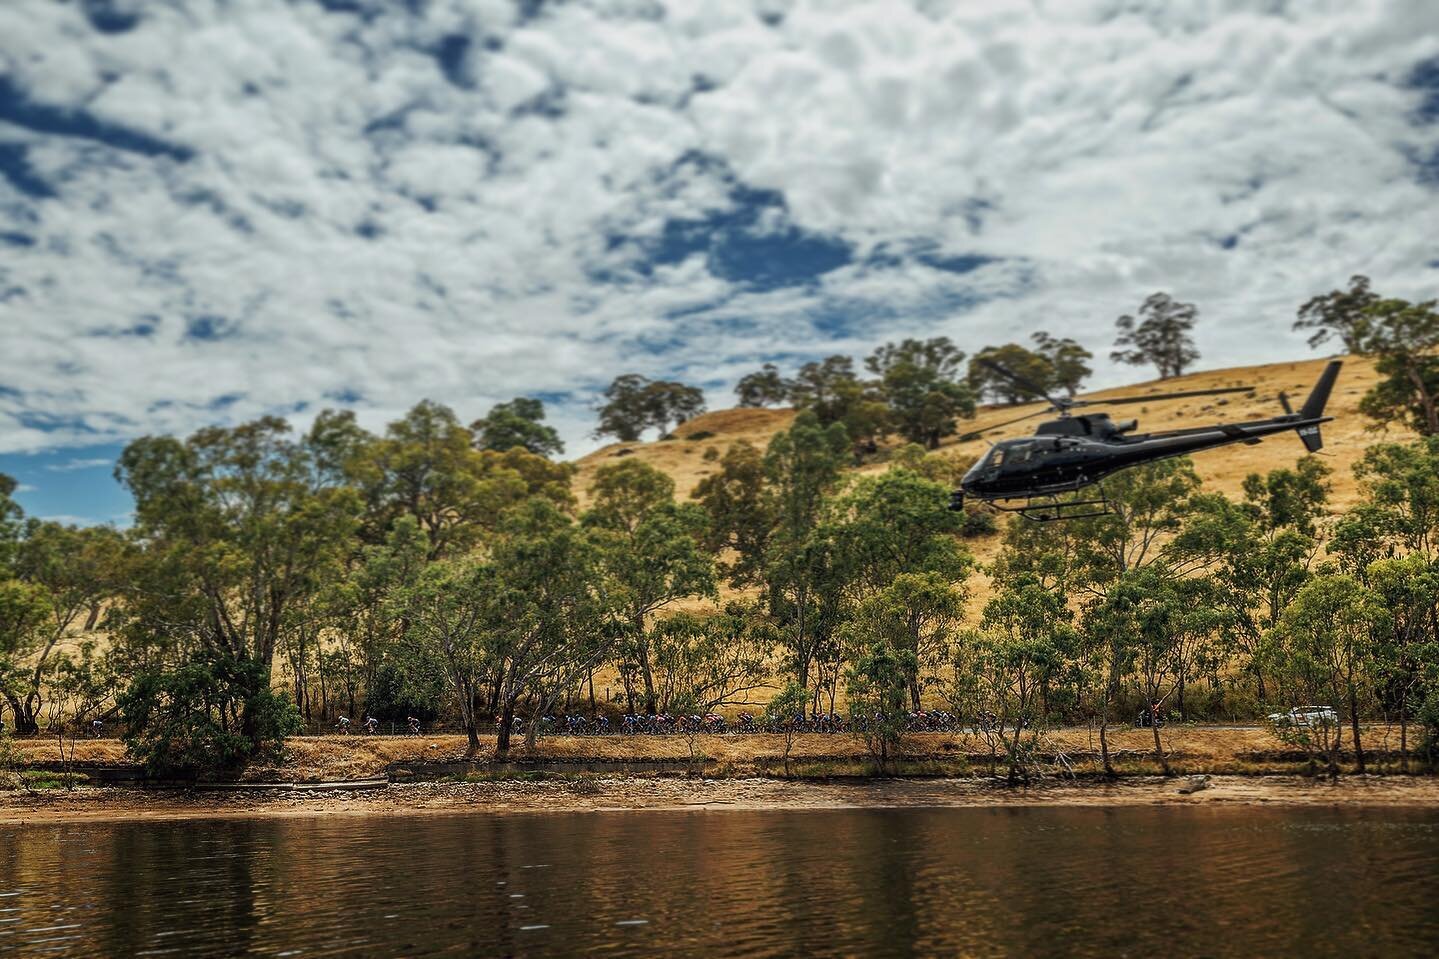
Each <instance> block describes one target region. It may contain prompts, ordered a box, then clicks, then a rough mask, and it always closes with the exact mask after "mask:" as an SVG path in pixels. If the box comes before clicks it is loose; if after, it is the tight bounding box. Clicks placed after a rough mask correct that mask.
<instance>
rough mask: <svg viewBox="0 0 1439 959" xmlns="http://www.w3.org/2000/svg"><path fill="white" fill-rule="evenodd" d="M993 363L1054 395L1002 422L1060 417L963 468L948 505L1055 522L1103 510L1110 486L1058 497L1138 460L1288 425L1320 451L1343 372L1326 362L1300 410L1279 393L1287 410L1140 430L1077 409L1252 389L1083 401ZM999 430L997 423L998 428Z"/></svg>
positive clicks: (1249, 438)
mask: <svg viewBox="0 0 1439 959" xmlns="http://www.w3.org/2000/svg"><path fill="white" fill-rule="evenodd" d="M980 362H981V363H983V364H984V365H985V366H986V367H988V368H989V369H991V370H993V371H994V372H996V373H998V374H1000V375H1001V376H1003V377H1005V378H1007V379H1008V380H1010V381H1011V382H1013V383H1014V384H1015V385H1016V386H1019V387H1020V388H1021V389H1024V390H1025V391H1026V392H1029V393H1032V394H1034V395H1035V396H1038V397H1043V398H1044V399H1046V400H1048V401H1049V403H1050V407H1049V409H1047V410H1040V411H1039V412H1037V413H1030V414H1028V415H1027V416H1021V417H1019V418H1018V419H1013V420H1010V421H1009V422H1007V423H1001V424H999V426H1000V427H1004V426H1009V425H1011V424H1013V423H1018V422H1021V421H1022V420H1027V419H1029V418H1030V417H1034V416H1043V415H1044V414H1046V413H1058V414H1059V418H1058V419H1054V420H1050V421H1048V422H1046V423H1041V424H1040V425H1039V428H1038V429H1037V430H1035V431H1034V435H1033V436H1031V437H1028V438H1025V439H1014V440H1001V441H1000V442H998V443H995V444H993V445H992V448H991V449H990V451H989V453H988V454H987V455H986V456H985V457H984V458H983V459H981V460H980V461H979V462H978V463H976V464H974V466H973V467H972V468H971V469H970V471H969V472H968V473H966V474H964V478H963V479H962V480H960V484H959V485H960V488H959V489H957V490H955V491H954V493H953V494H952V495H951V497H950V501H949V508H950V509H952V510H962V509H963V508H964V498H965V497H966V496H969V497H973V498H974V499H978V500H983V501H985V502H987V503H990V504H991V505H993V506H995V507H997V508H998V509H1002V510H1007V511H1009V512H1014V513H1018V514H1020V515H1021V516H1023V517H1025V518H1026V519H1031V520H1037V521H1040V522H1051V521H1054V520H1062V519H1082V518H1084V517H1088V516H1103V515H1105V514H1106V513H1108V512H1109V511H1110V510H1109V503H1108V501H1107V500H1106V499H1105V498H1104V492H1103V487H1102V486H1101V487H1100V491H1099V496H1098V498H1095V499H1065V500H1061V499H1059V496H1060V495H1061V494H1065V493H1072V492H1075V491H1076V490H1079V489H1082V488H1084V487H1086V486H1089V485H1091V484H1093V483H1098V482H1099V481H1100V480H1102V479H1104V478H1105V477H1106V476H1109V475H1111V474H1113V473H1116V472H1118V471H1119V470H1122V469H1125V468H1127V467H1130V466H1135V465H1137V464H1139V463H1149V462H1153V461H1155V460H1162V459H1168V458H1170V457H1172V456H1183V455H1185V454H1187V453H1194V452H1198V451H1199V450H1206V449H1210V448H1211V447H1215V446H1225V445H1228V444H1229V443H1245V444H1250V445H1252V444H1254V443H1258V442H1259V441H1260V438H1261V437H1264V436H1269V435H1271V434H1273V433H1282V432H1284V431H1285V430H1294V431H1295V432H1296V433H1298V434H1299V438H1300V439H1301V440H1303V441H1304V446H1305V448H1306V449H1308V450H1309V452H1311V453H1313V452H1316V451H1317V450H1319V449H1320V448H1321V447H1322V446H1323V445H1324V440H1323V438H1322V437H1321V436H1320V434H1319V425H1320V424H1321V423H1327V422H1329V421H1330V420H1332V419H1334V417H1332V416H1325V415H1324V404H1325V403H1327V402H1328V400H1329V393H1330V391H1331V390H1333V389H1334V381H1335V379H1336V378H1337V377H1338V376H1339V367H1340V365H1341V364H1340V361H1339V360H1333V361H1331V362H1330V363H1329V365H1328V366H1326V367H1325V368H1324V372H1323V373H1321V374H1320V376H1319V382H1318V383H1316V384H1314V389H1313V391H1312V392H1311V393H1310V394H1309V398H1308V399H1307V400H1305V401H1304V405H1303V406H1302V407H1300V408H1299V412H1297V413H1296V412H1294V410H1293V409H1291V408H1290V406H1289V400H1288V398H1287V397H1286V396H1285V395H1284V394H1283V393H1280V394H1279V403H1280V405H1281V406H1283V407H1284V415H1283V416H1275V417H1271V418H1269V419H1267V420H1250V421H1248V422H1245V423H1216V424H1214V425H1212V426H1195V427H1190V428H1188V429H1179V430H1166V431H1164V432H1161V433H1141V434H1136V433H1134V430H1135V429H1136V428H1137V427H1138V426H1139V421H1138V420H1123V421H1120V422H1116V421H1114V420H1111V419H1110V418H1109V415H1108V414H1107V413H1085V414H1081V415H1078V416H1074V415H1071V414H1070V411H1071V410H1073V409H1075V408H1076V407H1081V406H1119V405H1121V404H1128V403H1150V402H1154V401H1156V400H1170V399H1180V398H1183V397H1188V396H1214V395H1217V394H1220V393H1252V392H1253V391H1254V387H1252V386H1235V387H1226V388H1224V389H1214V390H1189V391H1187V392H1182V393H1154V394H1150V395H1148V396H1125V397H1120V398H1117V399H1104V400H1083V399H1074V398H1072V397H1056V396H1051V395H1049V393H1047V392H1046V391H1045V390H1044V389H1042V388H1041V387H1039V386H1037V385H1036V384H1034V383H1033V382H1031V381H1030V380H1028V379H1026V378H1025V377H1023V376H1020V375H1019V374H1018V373H1015V372H1013V371H1012V370H1008V369H1006V368H1005V367H1003V366H1001V365H1000V364H998V363H995V362H992V361H989V360H980ZM996 428H997V427H996Z"/></svg>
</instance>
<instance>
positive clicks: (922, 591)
mask: <svg viewBox="0 0 1439 959" xmlns="http://www.w3.org/2000/svg"><path fill="white" fill-rule="evenodd" d="M946 492H947V491H946V490H945V488H944V487H942V486H940V485H939V484H937V483H934V482H932V481H931V480H927V479H925V478H924V477H922V476H919V475H918V474H916V473H912V472H910V471H909V470H906V469H891V470H889V471H887V472H885V473H882V474H880V475H878V476H866V477H863V478H861V479H860V480H858V481H857V482H856V483H854V485H853V486H852V487H851V488H850V489H848V490H847V491H845V493H844V494H843V495H841V496H838V497H836V498H835V499H834V501H833V502H832V503H831V505H830V509H829V516H828V518H827V521H826V526H827V528H828V529H830V530H832V534H831V535H832V536H833V537H834V541H835V542H836V544H837V547H838V550H839V555H840V557H841V562H842V565H843V569H844V571H845V573H846V578H847V579H848V583H847V584H846V589H847V591H848V593H849V595H850V596H851V597H852V599H851V603H852V604H853V605H854V606H855V607H857V608H858V609H859V610H862V611H863V617H864V620H865V621H866V622H867V624H868V628H869V629H871V630H873V631H876V632H877V633H878V634H880V635H884V636H886V637H888V639H889V641H890V643H891V645H894V646H895V648H896V649H898V650H900V651H901V652H903V653H905V654H906V659H905V662H906V663H908V664H911V665H912V667H913V672H912V673H910V675H909V676H908V677H907V686H908V689H909V694H910V698H911V701H912V703H913V705H914V708H915V709H919V707H920V699H921V693H922V685H921V681H920V669H921V668H922V667H923V666H926V665H936V664H937V663H939V662H941V661H943V660H944V659H946V658H947V656H946V655H945V654H946V649H945V647H946V645H947V643H948V641H949V639H950V637H951V635H952V632H953V627H954V623H955V620H956V619H957V614H958V610H959V609H960V608H961V607H962V606H963V603H964V596H965V594H964V590H963V585H964V582H965V580H966V579H967V577H968V576H969V574H970V572H971V570H972V568H973V565H974V563H973V558H972V557H971V556H970V555H969V553H968V552H967V551H966V550H965V549H964V547H963V546H962V545H960V543H959V539H958V535H959V532H960V529H961V526H962V524H963V520H962V518H961V517H960V516H959V515H958V514H955V513H952V512H950V511H948V510H941V509H936V508H935V504H936V503H939V502H942V501H943V499H944V497H945V495H946Z"/></svg>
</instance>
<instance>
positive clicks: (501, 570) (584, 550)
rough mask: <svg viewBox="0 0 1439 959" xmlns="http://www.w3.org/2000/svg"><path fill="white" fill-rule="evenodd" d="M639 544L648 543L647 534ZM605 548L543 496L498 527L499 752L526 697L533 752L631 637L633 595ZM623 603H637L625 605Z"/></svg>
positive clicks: (495, 643)
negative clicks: (620, 589) (565, 698)
mask: <svg viewBox="0 0 1439 959" xmlns="http://www.w3.org/2000/svg"><path fill="white" fill-rule="evenodd" d="M639 544H640V546H641V547H643V546H645V545H646V544H647V543H646V541H645V539H644V538H643V537H641V539H640V542H639ZM603 548H604V545H603V544H597V543H596V542H595V537H594V536H593V535H592V534H591V532H590V531H588V530H586V529H584V528H583V527H581V526H580V525H578V524H576V523H575V522H574V521H573V520H571V518H570V517H569V516H567V515H565V514H564V513H562V512H560V511H559V510H558V509H556V508H555V506H554V505H553V504H551V503H550V502H548V501H547V500H544V499H541V498H531V499H529V500H527V501H525V502H524V503H522V504H520V506H518V507H516V508H515V509H514V510H512V511H510V513H509V514H508V515H507V517H506V519H505V522H504V523H503V524H502V526H501V528H500V530H499V537H498V540H497V543H496V545H495V546H494V548H493V549H492V550H491V553H490V564H491V566H492V567H493V568H494V569H495V570H496V571H497V573H496V574H497V577H498V579H499V581H500V583H501V587H502V588H501V590H500V593H499V596H500V599H501V602H499V603H498V604H497V605H496V606H495V607H494V609H495V611H496V612H497V613H498V614H499V616H498V617H497V618H496V619H495V620H494V621H493V622H492V623H491V624H490V627H491V628H490V631H489V638H488V643H487V656H488V658H489V659H490V662H491V664H492V665H491V668H492V670H493V671H494V674H495V675H496V676H497V677H498V681H499V687H498V688H499V693H500V695H499V699H500V709H501V712H500V732H499V737H498V741H497V743H496V751H497V752H498V753H499V754H500V755H502V756H503V755H505V754H506V752H507V751H508V749H509V745H510V731H511V728H512V726H513V719H514V715H515V709H516V706H517V704H518V703H519V702H520V699H521V697H524V696H528V697H529V701H530V717H529V723H528V725H527V728H526V731H525V743H526V748H528V749H531V750H533V748H534V745H535V736H536V733H537V732H538V730H539V727H540V720H541V718H542V717H544V716H545V715H547V714H548V713H549V712H550V710H551V709H553V708H554V705H555V703H556V702H557V701H558V700H559V698H560V697H561V696H562V695H563V694H564V693H565V692H566V691H568V690H572V689H574V688H575V686H577V685H578V684H579V682H580V680H581V679H582V678H583V677H585V676H587V675H589V674H590V673H591V672H592V671H593V670H594V668H595V666H597V665H598V664H599V663H601V662H603V661H604V660H605V659H606V658H607V657H609V656H610V655H611V654H612V652H613V650H614V647H615V645H616V643H617V642H618V641H619V640H620V639H621V638H622V636H623V635H624V626H625V625H626V624H625V623H624V622H623V621H622V620H621V619H620V617H622V616H624V615H626V614H631V615H632V614H633V611H634V606H633V605H632V604H633V603H634V595H633V594H632V595H629V596H616V595H614V594H613V593H612V592H611V591H610V586H611V581H610V580H608V579H606V578H605V576H604V566H603V563H604V562H605V560H606V556H605V554H604V553H603ZM661 552H663V551H661ZM665 556H666V558H668V557H669V554H665ZM669 582H670V583H671V585H674V580H670V581H669ZM621 600H628V601H629V602H630V603H631V605H630V606H629V607H625V606H622V605H620V602H621Z"/></svg>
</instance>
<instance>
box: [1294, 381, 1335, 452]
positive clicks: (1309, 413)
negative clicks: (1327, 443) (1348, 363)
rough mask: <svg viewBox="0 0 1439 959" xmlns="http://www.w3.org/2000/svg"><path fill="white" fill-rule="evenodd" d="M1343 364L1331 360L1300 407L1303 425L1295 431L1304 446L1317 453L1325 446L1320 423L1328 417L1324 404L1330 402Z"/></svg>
mask: <svg viewBox="0 0 1439 959" xmlns="http://www.w3.org/2000/svg"><path fill="white" fill-rule="evenodd" d="M1342 365H1343V363H1341V362H1340V361H1339V360H1331V361H1330V362H1329V365H1328V366H1326V367H1324V372H1323V373H1321V374H1319V382H1317V383H1315V384H1314V389H1313V390H1311V391H1310V392H1309V398H1308V399H1307V400H1305V401H1304V405H1303V406H1302V407H1300V408H1299V421H1300V422H1301V423H1302V424H1303V425H1301V426H1296V427H1295V428H1294V432H1296V433H1298V434H1299V439H1300V440H1302V441H1303V442H1304V448H1305V449H1307V450H1308V451H1309V452H1311V453H1317V452H1319V450H1321V449H1323V448H1324V436H1323V435H1322V434H1321V433H1320V432H1319V424H1320V423H1321V422H1323V421H1324V420H1325V418H1326V417H1325V416H1324V406H1325V404H1326V403H1328V402H1329V394H1330V393H1331V392H1333V390H1334V381H1335V380H1336V379H1338V378H1339V367H1340V366H1342Z"/></svg>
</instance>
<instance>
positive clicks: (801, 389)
mask: <svg viewBox="0 0 1439 959" xmlns="http://www.w3.org/2000/svg"><path fill="white" fill-rule="evenodd" d="M790 402H791V404H792V405H793V406H794V408H795V409H797V410H809V411H810V412H812V413H814V415H815V416H816V417H817V418H818V419H819V422H820V424H821V425H822V426H830V425H832V424H835V423H839V424H841V425H843V426H844V428H845V432H846V433H848V435H849V438H850V439H851V440H853V441H854V442H855V444H856V449H864V448H866V447H869V446H871V445H872V444H873V441H874V439H875V438H876V437H879V436H883V435H884V434H885V432H887V431H888V429H889V419H890V416H889V407H888V404H887V402H886V398H885V396H884V395H883V392H882V388H881V386H880V384H878V383H875V382H871V381H866V380H861V379H860V378H859V377H858V376H857V375H856V374H855V372H854V360H852V359H851V358H850V357H848V356H830V357H826V358H825V359H824V360H822V361H817V362H810V363H806V364H805V365H804V366H802V367H800V370H799V373H798V374H797V375H796V376H795V378H794V380H792V381H791V382H790Z"/></svg>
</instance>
